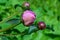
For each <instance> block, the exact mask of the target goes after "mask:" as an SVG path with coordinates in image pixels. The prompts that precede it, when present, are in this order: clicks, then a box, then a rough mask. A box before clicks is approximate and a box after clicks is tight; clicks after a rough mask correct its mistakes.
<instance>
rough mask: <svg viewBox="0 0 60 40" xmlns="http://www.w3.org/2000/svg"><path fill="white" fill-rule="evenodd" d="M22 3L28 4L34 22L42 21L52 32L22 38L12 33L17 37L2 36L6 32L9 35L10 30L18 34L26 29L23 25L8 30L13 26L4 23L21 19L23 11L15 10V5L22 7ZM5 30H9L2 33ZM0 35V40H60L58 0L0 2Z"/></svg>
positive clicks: (20, 35)
mask: <svg viewBox="0 0 60 40" xmlns="http://www.w3.org/2000/svg"><path fill="white" fill-rule="evenodd" d="M24 2H29V3H30V9H31V10H32V11H33V12H35V14H36V20H35V22H36V21H37V22H39V21H44V22H45V23H46V25H49V26H50V27H52V26H53V29H54V31H51V30H48V29H45V30H39V31H37V32H33V33H31V34H29V35H28V34H26V35H24V36H22V34H18V32H15V31H12V32H11V33H10V34H17V35H15V36H13V35H10V36H8V35H7V36H6V35H5V36H4V35H3V34H5V33H6V32H7V34H9V32H10V31H11V29H16V30H17V31H19V32H23V31H25V30H26V29H28V27H26V26H24V25H23V24H19V25H17V26H15V27H14V28H10V27H12V26H13V25H15V24H10V23H6V21H8V20H10V19H13V18H18V19H20V18H21V16H20V15H21V14H22V13H23V9H22V8H21V7H17V8H15V5H16V4H19V5H22V4H23V3H24ZM17 23H19V22H17ZM17 23H16V24H17ZM6 28H7V29H9V28H10V29H9V30H8V31H4V30H6ZM0 35H3V36H0V40H60V0H0Z"/></svg>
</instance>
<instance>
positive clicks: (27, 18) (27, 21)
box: [22, 10, 36, 26]
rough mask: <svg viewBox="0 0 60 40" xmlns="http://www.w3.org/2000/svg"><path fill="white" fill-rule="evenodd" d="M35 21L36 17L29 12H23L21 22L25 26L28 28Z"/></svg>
mask: <svg viewBox="0 0 60 40" xmlns="http://www.w3.org/2000/svg"><path fill="white" fill-rule="evenodd" d="M35 19H36V15H35V13H34V12H32V11H31V10H26V11H24V12H23V15H22V20H23V23H24V25H25V26H29V25H31V24H33V22H34V20H35Z"/></svg>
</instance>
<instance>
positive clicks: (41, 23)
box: [38, 22, 46, 30]
mask: <svg viewBox="0 0 60 40" xmlns="http://www.w3.org/2000/svg"><path fill="white" fill-rule="evenodd" d="M38 28H39V29H40V30H43V29H45V28H46V24H45V23H44V22H39V23H38Z"/></svg>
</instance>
